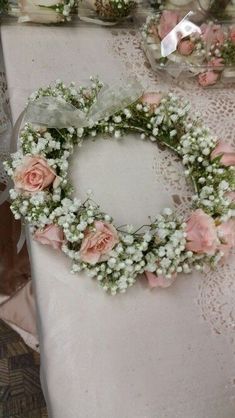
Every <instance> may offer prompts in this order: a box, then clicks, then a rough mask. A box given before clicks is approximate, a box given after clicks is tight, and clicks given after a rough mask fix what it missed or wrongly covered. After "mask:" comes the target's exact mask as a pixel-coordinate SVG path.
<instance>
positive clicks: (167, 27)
mask: <svg viewBox="0 0 235 418" xmlns="http://www.w3.org/2000/svg"><path fill="white" fill-rule="evenodd" d="M179 18H180V16H179V14H178V13H177V12H173V11H171V10H164V11H163V12H162V15H161V18H160V21H159V26H158V34H159V37H160V39H163V38H165V36H166V35H167V34H168V33H169V32H170V31H171V30H172V29H174V27H175V26H176V25H177V23H178V22H179Z"/></svg>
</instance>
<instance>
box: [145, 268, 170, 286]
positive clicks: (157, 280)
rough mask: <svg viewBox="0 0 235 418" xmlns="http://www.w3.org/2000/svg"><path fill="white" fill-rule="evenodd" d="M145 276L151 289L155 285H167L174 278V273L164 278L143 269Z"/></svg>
mask: <svg viewBox="0 0 235 418" xmlns="http://www.w3.org/2000/svg"><path fill="white" fill-rule="evenodd" d="M145 276H146V278H147V280H148V284H149V287H150V288H151V289H153V288H155V287H163V288H166V287H169V286H171V285H172V283H173V282H174V281H175V279H176V274H173V275H172V277H171V278H170V279H166V278H165V277H163V276H156V275H155V274H154V273H151V272H150V271H145Z"/></svg>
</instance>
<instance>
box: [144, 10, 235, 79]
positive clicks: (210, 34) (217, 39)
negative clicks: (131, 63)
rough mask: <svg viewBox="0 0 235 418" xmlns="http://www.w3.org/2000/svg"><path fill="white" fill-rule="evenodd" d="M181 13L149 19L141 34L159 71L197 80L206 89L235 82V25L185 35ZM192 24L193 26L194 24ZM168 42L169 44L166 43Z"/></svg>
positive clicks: (207, 26) (210, 25)
mask: <svg viewBox="0 0 235 418" xmlns="http://www.w3.org/2000/svg"><path fill="white" fill-rule="evenodd" d="M181 22H184V23H185V22H187V20H185V19H182V16H181V15H180V13H179V12H177V11H169V10H165V11H163V12H162V13H160V14H156V15H154V16H149V17H148V18H147V20H146V23H145V25H144V26H143V27H142V30H141V33H142V38H143V42H142V45H143V49H144V50H145V52H146V55H147V57H148V59H149V61H150V64H151V66H152V68H153V69H154V70H155V71H159V70H161V71H164V73H167V74H168V75H170V76H171V77H173V78H175V79H177V80H179V79H182V78H185V77H195V78H196V79H197V81H198V83H199V85H200V86H202V87H208V86H213V85H215V84H217V83H218V82H219V81H220V82H222V83H223V84H225V83H227V82H234V81H235V25H234V26H228V25H226V26H223V25H221V24H215V23H213V22H209V23H203V24H202V25H200V26H196V25H193V24H192V25H193V27H194V28H195V31H192V33H190V34H189V35H187V34H186V36H185V34H184V36H183V35H182V32H181V27H180V26H181ZM190 23H191V22H189V24H190ZM172 39H173V40H175V48H174V50H173V52H171V53H169V54H163V45H166V44H167V43H171V42H172ZM166 41H167V42H166Z"/></svg>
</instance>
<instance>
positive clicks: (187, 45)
mask: <svg viewBox="0 0 235 418" xmlns="http://www.w3.org/2000/svg"><path fill="white" fill-rule="evenodd" d="M194 47H195V45H194V43H193V42H192V41H190V40H185V41H180V43H179V45H178V52H179V53H180V54H181V55H190V54H192V52H193V50H194Z"/></svg>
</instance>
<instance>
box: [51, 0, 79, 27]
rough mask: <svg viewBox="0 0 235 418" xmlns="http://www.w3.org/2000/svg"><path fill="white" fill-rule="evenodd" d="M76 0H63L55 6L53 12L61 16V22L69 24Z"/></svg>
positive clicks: (75, 6)
mask: <svg viewBox="0 0 235 418" xmlns="http://www.w3.org/2000/svg"><path fill="white" fill-rule="evenodd" d="M77 3H78V0H64V1H63V2H61V3H58V4H57V5H56V6H55V11H56V12H57V13H59V14H60V15H61V16H62V21H64V22H70V21H71V18H72V16H71V15H72V13H73V12H74V11H75V10H76V8H77Z"/></svg>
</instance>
